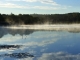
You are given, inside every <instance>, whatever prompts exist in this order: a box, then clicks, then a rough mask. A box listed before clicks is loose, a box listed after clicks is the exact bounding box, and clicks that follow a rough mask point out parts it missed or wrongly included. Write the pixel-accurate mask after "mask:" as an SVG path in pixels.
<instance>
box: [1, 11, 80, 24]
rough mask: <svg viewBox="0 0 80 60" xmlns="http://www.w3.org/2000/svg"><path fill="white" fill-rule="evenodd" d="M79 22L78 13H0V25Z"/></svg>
mask: <svg viewBox="0 0 80 60" xmlns="http://www.w3.org/2000/svg"><path fill="white" fill-rule="evenodd" d="M72 23H80V13H77V12H75V13H66V14H18V15H15V14H13V13H11V14H9V15H8V14H0V25H23V24H24V25H28V24H72Z"/></svg>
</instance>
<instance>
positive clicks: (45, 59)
mask: <svg viewBox="0 0 80 60" xmlns="http://www.w3.org/2000/svg"><path fill="white" fill-rule="evenodd" d="M38 60H80V54H77V55H72V54H69V53H66V52H57V53H43V54H42V56H41V57H39V58H38Z"/></svg>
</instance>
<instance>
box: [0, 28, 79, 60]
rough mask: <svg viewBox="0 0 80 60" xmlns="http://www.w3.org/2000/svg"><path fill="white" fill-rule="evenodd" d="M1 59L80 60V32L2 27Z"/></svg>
mask: <svg viewBox="0 0 80 60" xmlns="http://www.w3.org/2000/svg"><path fill="white" fill-rule="evenodd" d="M0 60H80V33H79V31H78V32H74V31H71V32H70V31H52V30H51V31H49V30H47V31H46V30H45V31H44V30H28V29H8V28H0Z"/></svg>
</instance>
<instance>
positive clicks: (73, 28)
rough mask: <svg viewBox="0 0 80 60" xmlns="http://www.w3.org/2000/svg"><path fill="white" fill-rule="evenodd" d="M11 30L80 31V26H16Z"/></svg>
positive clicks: (10, 27) (11, 27)
mask: <svg viewBox="0 0 80 60" xmlns="http://www.w3.org/2000/svg"><path fill="white" fill-rule="evenodd" d="M5 28H9V29H32V30H55V31H63V30H64V31H75V32H77V31H80V24H50V25H49V24H43V25H14V26H7V27H5Z"/></svg>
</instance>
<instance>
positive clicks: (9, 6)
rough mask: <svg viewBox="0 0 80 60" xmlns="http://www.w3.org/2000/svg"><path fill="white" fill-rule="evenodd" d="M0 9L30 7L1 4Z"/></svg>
mask: <svg viewBox="0 0 80 60" xmlns="http://www.w3.org/2000/svg"><path fill="white" fill-rule="evenodd" d="M0 7H4V8H21V9H22V8H23V9H25V8H28V7H25V6H20V5H17V4H13V3H3V2H0Z"/></svg>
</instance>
